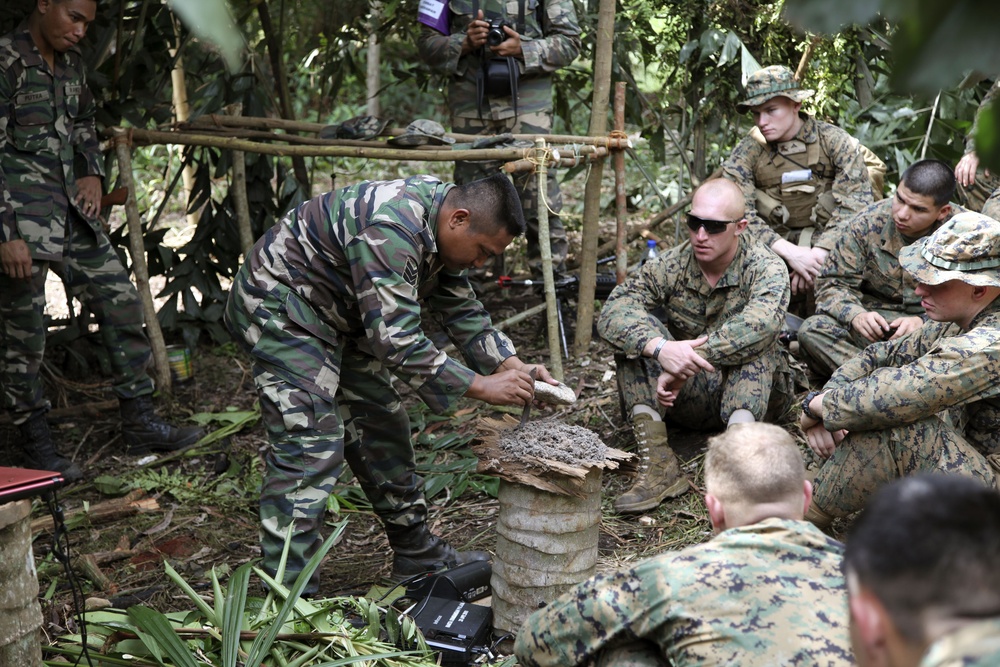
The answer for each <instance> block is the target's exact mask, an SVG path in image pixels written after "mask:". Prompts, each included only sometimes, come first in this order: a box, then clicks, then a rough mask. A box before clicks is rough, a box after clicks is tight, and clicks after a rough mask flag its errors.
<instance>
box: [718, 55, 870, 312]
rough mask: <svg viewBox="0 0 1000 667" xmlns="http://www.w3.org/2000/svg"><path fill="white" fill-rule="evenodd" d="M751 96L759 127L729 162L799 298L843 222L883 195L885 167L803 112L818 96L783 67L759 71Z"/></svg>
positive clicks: (756, 225) (754, 223) (749, 105)
mask: <svg viewBox="0 0 1000 667" xmlns="http://www.w3.org/2000/svg"><path fill="white" fill-rule="evenodd" d="M746 93H747V99H745V100H744V101H742V102H740V103H739V104H738V105H737V107H736V108H737V110H738V111H739V112H740V113H746V112H748V111H749V112H751V113H752V114H753V118H754V125H756V127H755V128H754V129H753V130H752V131H751V132H750V134H749V135H748V136H747V137H746V138H744V139H743V140H742V141H741V142H740V143H739V145H737V146H736V148H735V149H734V150H733V152H732V154H731V155H730V156H729V158H728V159H727V160H726V161H725V162H724V163H723V165H722V171H723V176H725V177H726V178H728V179H730V180H731V181H733V182H734V183H736V184H737V185H739V186H740V189H741V190H742V191H743V196H744V197H745V198H746V206H747V219H748V220H749V221H750V229H751V231H752V232H753V233H754V235H755V236H757V238H759V239H760V240H761V241H762V242H763V243H764V245H766V246H768V247H770V248H771V250H773V251H774V252H776V253H777V254H778V255H780V256H781V258H782V259H784V260H785V262H786V263H787V264H788V270H789V274H790V276H791V286H792V294H793V295H797V294H805V293H806V292H811V291H812V286H813V281H814V280H815V279H816V276H818V275H819V274H820V269H821V267H822V266H823V262H824V261H825V260H826V256H827V253H829V252H830V250H831V249H832V248H833V244H834V243H835V242H836V240H837V230H838V227H839V226H840V225H841V223H843V222H845V221H846V220H847V219H848V218H850V217H851V216H852V215H854V214H855V213H857V212H858V211H860V210H862V209H863V208H864V207H866V206H868V205H869V204H871V203H872V202H873V201H874V200H875V199H876V198H878V199H881V198H882V179H883V178H884V176H885V165H884V164H882V161H881V160H879V159H878V158H877V157H876V156H875V155H874V154H873V153H872V152H871V151H869V150H868V149H867V148H865V147H863V146H862V145H861V144H860V143H859V142H858V140H857V139H855V138H854V137H852V136H850V135H849V134H847V132H845V131H844V130H842V129H840V128H839V127H837V126H836V125H831V124H829V123H824V122H822V121H818V120H816V119H814V118H813V117H812V116H809V115H807V114H806V113H804V112H802V110H801V109H802V101H803V100H805V99H806V98H808V97H811V96H812V94H813V91H811V90H806V89H803V88H802V87H801V86H800V85H799V82H798V81H797V80H796V79H795V78H794V75H793V73H792V71H791V70H790V69H788V68H787V67H783V66H780V65H773V66H771V67H765V68H764V69H761V70H758V71H757V72H755V73H754V74H753V75H752V76H751V77H750V79H749V80H748V81H747V84H746Z"/></svg>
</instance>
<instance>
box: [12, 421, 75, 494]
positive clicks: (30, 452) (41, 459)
mask: <svg viewBox="0 0 1000 667" xmlns="http://www.w3.org/2000/svg"><path fill="white" fill-rule="evenodd" d="M20 429H21V437H22V438H23V439H24V442H23V444H22V445H21V448H22V449H23V450H24V453H25V454H26V455H27V457H28V464H29V465H30V466H31V467H32V468H36V469H38V470H51V471H52V472H57V473H59V474H61V475H62V476H63V479H65V480H66V482H67V483H71V482H79V481H80V480H81V479H83V471H81V470H80V466H78V465H76V464H75V463H73V462H72V461H70V460H69V459H67V458H63V457H62V456H60V455H59V452H58V451H56V446H55V444H53V442H52V432H51V431H49V421H48V420H47V419H46V418H45V415H44V414H41V415H38V416H37V417H32V418H31V419H29V420H28V421H26V422H24V423H23V424H21V426H20Z"/></svg>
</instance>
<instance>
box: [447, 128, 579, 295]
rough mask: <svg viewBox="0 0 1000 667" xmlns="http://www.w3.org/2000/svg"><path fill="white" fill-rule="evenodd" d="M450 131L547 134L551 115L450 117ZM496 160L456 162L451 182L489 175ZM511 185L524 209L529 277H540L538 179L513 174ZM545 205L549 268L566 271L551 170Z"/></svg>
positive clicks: (556, 186)
mask: <svg viewBox="0 0 1000 667" xmlns="http://www.w3.org/2000/svg"><path fill="white" fill-rule="evenodd" d="M451 131H452V132H456V133H459V134H482V135H492V134H503V133H504V132H510V133H511V134H549V133H551V131H552V114H551V113H550V112H536V113H525V114H519V115H518V116H517V118H506V119H504V120H490V119H483V120H482V121H480V120H479V119H478V118H458V117H452V119H451ZM501 165H502V163H501V162H500V161H498V160H490V161H486V162H467V161H460V162H456V163H455V182H456V183H458V184H463V183H468V182H469V181H474V180H477V179H480V178H486V177H487V176H492V175H493V174H495V173H496V172H497V171H498V170H499V169H500V167H501ZM513 179H514V185H515V186H517V191H518V192H520V193H521V206H522V208H524V219H525V220H526V221H527V223H528V230H527V233H526V234H525V237H526V239H527V241H528V266H530V267H531V271H532V274H536V275H541V267H542V255H541V250H539V248H538V177H537V175H536V174H533V173H530V172H526V171H522V172H518V173H516V174H513ZM546 184H547V192H546V197H545V199H546V202H547V203H548V206H549V243H550V244H551V248H552V269H553V271H555V272H557V273H558V272H563V271H565V270H566V253H567V252H569V242H568V241H567V240H566V230H565V229H564V228H563V224H562V220H560V219H559V212H560V211H561V210H562V193H561V192H560V190H559V181H558V179H557V178H556V174H555V173H554V171H552V170H550V171H549V174H548V179H547V181H546Z"/></svg>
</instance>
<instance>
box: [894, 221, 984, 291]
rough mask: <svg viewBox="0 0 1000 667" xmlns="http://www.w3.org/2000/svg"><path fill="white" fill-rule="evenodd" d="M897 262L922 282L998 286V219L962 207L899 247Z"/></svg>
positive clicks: (929, 283)
mask: <svg viewBox="0 0 1000 667" xmlns="http://www.w3.org/2000/svg"><path fill="white" fill-rule="evenodd" d="M899 263H900V264H901V265H902V267H903V268H904V269H906V270H907V271H909V272H910V273H911V274H912V275H913V277H914V278H916V280H917V282H921V283H923V284H925V285H940V284H941V283H945V282H948V281H949V280H961V281H962V282H963V283H966V284H968V285H973V286H975V287H1000V222H997V221H996V220H994V219H993V218H991V217H989V216H986V215H983V214H982V213H975V212H973V211H963V212H962V213H959V214H957V215H955V216H954V217H953V218H952V219H951V220H949V221H948V222H946V223H944V224H943V225H941V227H939V228H938V230H937V231H935V232H934V233H933V234H931V235H930V236H925V237H924V238H922V239H920V240H919V241H916V242H915V243H913V244H912V245H908V246H906V247H905V248H903V249H902V250H901V251H900V252H899Z"/></svg>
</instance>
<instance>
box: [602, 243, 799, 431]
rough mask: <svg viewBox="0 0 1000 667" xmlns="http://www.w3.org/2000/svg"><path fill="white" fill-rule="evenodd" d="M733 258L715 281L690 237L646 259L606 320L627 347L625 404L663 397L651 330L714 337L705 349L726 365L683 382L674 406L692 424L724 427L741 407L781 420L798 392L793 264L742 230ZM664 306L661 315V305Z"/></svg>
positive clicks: (611, 336) (621, 360)
mask: <svg viewBox="0 0 1000 667" xmlns="http://www.w3.org/2000/svg"><path fill="white" fill-rule="evenodd" d="M738 243H739V247H738V250H737V252H736V255H735V257H734V258H733V261H732V264H730V265H729V268H728V269H727V270H726V273H725V274H723V276H722V278H720V280H719V282H718V283H717V284H716V286H715V287H714V288H713V287H710V286H709V284H708V283H707V282H706V281H705V278H704V276H703V275H702V272H701V268H700V267H699V266H698V262H697V260H696V259H695V257H694V253H693V252H692V251H691V244H690V243H689V242H685V243H682V244H681V245H678V246H675V247H673V248H671V249H670V250H668V251H666V252H664V253H663V254H662V255H660V256H659V257H657V258H656V259H655V260H651V261H649V262H646V263H645V264H644V265H643V266H642V268H641V269H640V271H639V273H638V274H637V275H635V276H632V277H631V278H629V279H628V280H627V281H626V282H625V283H623V284H621V285H619V286H618V287H616V288H615V289H614V291H613V292H612V293H611V296H610V297H609V298H608V300H607V301H606V302H605V304H604V308H603V309H602V310H601V314H600V317H599V318H598V321H597V330H598V333H600V335H601V337H603V338H604V339H605V340H607V341H608V342H609V343H611V344H612V345H614V346H615V347H616V348H617V349H618V351H619V352H621V353H622V354H621V355H619V357H618V358H616V361H617V374H618V382H619V387H620V389H621V391H622V397H623V399H624V404H625V409H626V410H627V411H628V413H629V414H631V410H632V408H633V407H634V406H635V405H648V406H655V405H657V403H656V398H655V397H656V378H657V377H658V376H659V375H660V373H661V372H662V369H661V368H660V364H659V363H657V362H656V361H654V360H653V359H650V358H648V357H643V356H642V350H643V348H644V347H645V345H646V343H648V342H649V341H650V340H651V339H653V338H656V337H658V336H663V337H665V338H667V339H668V340H691V339H694V338H698V337H700V336H702V335H707V336H708V341H706V342H705V344H704V345H702V346H701V347H699V348H697V349H698V352H699V354H701V355H702V356H704V357H705V359H707V360H708V361H709V362H710V363H711V364H712V365H713V366H715V368H716V371H715V372H714V373H707V372H701V373H698V374H697V375H695V376H694V377H693V378H691V379H690V380H688V381H687V382H686V383H685V384H684V387H683V388H682V389H681V392H680V395H679V396H678V399H677V401H676V403H675V404H674V407H672V408H670V409H669V410H667V412H666V416H667V417H668V418H670V419H671V420H673V421H676V422H678V423H680V424H682V425H685V426H688V427H698V428H701V429H705V430H709V429H718V428H722V427H724V426H725V425H726V423H727V422H728V420H729V417H730V415H731V414H732V413H733V411H735V410H737V409H746V410H749V411H750V412H752V413H753V415H754V417H755V418H756V419H757V420H761V419H764V418H765V416H767V417H768V418H771V419H776V418H778V417H780V416H781V414H783V413H784V411H785V408H786V407H787V406H788V403H789V401H790V400H791V396H792V394H793V391H794V390H793V387H792V382H791V374H790V371H789V368H788V363H787V358H786V356H785V355H786V351H785V349H784V348H783V347H782V346H781V345H780V344H779V343H778V334H779V333H780V331H781V326H782V324H783V322H784V311H785V308H786V307H787V305H788V297H789V291H790V290H789V285H788V272H787V271H786V270H785V267H784V264H783V263H782V261H781V258H779V257H778V256H777V255H775V254H773V253H772V252H770V251H769V250H768V249H767V248H765V247H764V246H762V245H760V244H759V243H757V242H755V241H753V240H752V239H751V238H750V237H749V236H748V235H746V234H744V235H743V236H740V237H738ZM658 308H663V309H664V311H665V312H664V315H663V316H662V317H657V316H656V314H654V311H655V310H656V309H658Z"/></svg>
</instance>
